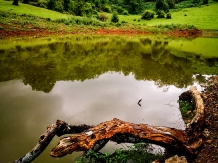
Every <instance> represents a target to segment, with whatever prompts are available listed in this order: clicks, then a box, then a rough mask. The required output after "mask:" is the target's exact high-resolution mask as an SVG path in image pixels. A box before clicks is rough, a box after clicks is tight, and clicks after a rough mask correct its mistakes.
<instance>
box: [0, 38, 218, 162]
mask: <svg viewBox="0 0 218 163" xmlns="http://www.w3.org/2000/svg"><path fill="white" fill-rule="evenodd" d="M42 42H43V41H42ZM30 43H31V44H33V45H30ZM34 44H35V45H34ZM3 45H4V46H3ZM9 45H10V44H6V43H4V44H0V74H1V75H0V109H1V114H0V123H1V126H0V131H1V133H3V134H1V135H0V155H1V158H2V160H3V162H10V161H12V160H15V159H17V158H19V157H20V156H22V155H23V154H25V153H26V152H27V151H29V150H30V149H31V148H32V147H33V146H34V145H35V144H36V142H37V141H38V137H39V136H40V135H41V134H42V133H43V132H44V131H45V129H46V125H48V124H51V123H54V122H55V121H56V120H57V119H62V120H65V121H67V122H68V123H72V124H81V123H87V124H93V125H94V124H98V123H100V122H102V121H106V120H111V119H113V118H115V117H116V118H119V119H121V120H124V121H130V122H133V123H148V124H151V125H160V126H169V127H176V128H180V129H183V128H184V123H183V121H182V119H181V115H180V113H179V111H178V109H177V108H178V105H177V100H178V96H179V95H180V94H181V93H182V92H183V91H184V90H186V89H188V87H189V86H190V85H192V84H194V82H199V83H202V82H204V81H205V77H204V76H203V74H207V75H213V74H218V67H217V66H218V62H217V61H218V60H217V58H216V57H213V58H207V57H202V55H201V54H199V53H200V52H199V53H194V52H190V51H183V50H181V49H180V50H178V48H176V46H175V47H172V45H173V44H172V43H171V41H170V40H167V39H162V40H161V39H151V38H149V37H137V38H127V37H109V38H101V37H97V36H95V37H72V38H68V39H63V38H61V39H59V40H56V41H52V40H51V39H49V41H45V43H41V42H40V43H35V42H24V43H21V42H18V43H16V44H14V45H13V46H12V45H10V46H9ZM185 47H186V46H185ZM217 56H218V55H217ZM195 74H198V75H196V77H195V78H193V75H195ZM140 99H142V101H141V102H140V104H141V107H140V106H139V105H138V104H137V103H138V101H139V100H140ZM56 143H57V138H56V139H55V140H54V141H52V143H51V144H50V145H49V147H48V148H47V149H46V151H45V152H44V153H43V154H42V155H41V156H40V157H39V158H37V159H36V160H35V161H34V162H36V163H37V162H73V160H74V159H75V158H76V157H78V154H73V156H67V157H64V158H62V159H60V160H57V159H54V158H51V157H50V156H49V151H50V150H51V148H52V147H54V146H55V145H56ZM15 144H16V145H15Z"/></svg>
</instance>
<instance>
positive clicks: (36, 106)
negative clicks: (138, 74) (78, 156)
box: [0, 73, 185, 163]
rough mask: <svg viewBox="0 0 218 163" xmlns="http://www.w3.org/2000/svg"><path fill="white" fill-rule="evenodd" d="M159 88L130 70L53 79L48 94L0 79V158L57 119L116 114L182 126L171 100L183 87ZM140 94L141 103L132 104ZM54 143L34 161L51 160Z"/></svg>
mask: <svg viewBox="0 0 218 163" xmlns="http://www.w3.org/2000/svg"><path fill="white" fill-rule="evenodd" d="M165 89H166V88H157V86H156V85H155V84H154V82H153V81H137V80H135V78H134V75H132V74H130V75H128V76H124V75H123V74H119V73H106V74H103V75H101V76H99V78H97V79H92V80H85V81H84V82H79V81H74V82H71V81H59V82H57V83H56V85H55V86H54V88H53V89H52V91H51V92H50V93H48V94H46V93H43V92H37V91H32V89H31V87H30V86H25V85H24V84H23V83H22V81H21V80H13V81H8V82H1V83H0V109H1V114H0V123H1V126H0V132H1V135H0V156H1V158H2V159H3V162H9V161H12V160H14V159H17V158H18V157H20V156H22V155H23V154H24V153H26V152H27V151H29V150H30V149H31V148H32V147H33V146H34V145H35V144H36V142H37V141H38V137H39V136H40V135H41V134H42V133H44V132H45V130H46V126H47V125H49V124H51V123H55V121H56V120H57V119H61V120H64V121H66V122H68V123H71V124H81V123H86V124H98V123H100V122H103V121H107V120H111V119H113V118H119V119H121V120H124V121H129V122H133V123H147V124H151V125H158V126H169V127H178V128H183V127H184V125H183V122H182V120H181V116H180V114H179V111H178V109H177V108H178V106H177V102H176V101H177V100H178V96H179V95H180V94H181V93H182V92H184V91H185V90H182V89H178V88H176V87H174V86H169V87H168V91H167V92H165ZM140 99H142V101H141V107H140V106H139V105H138V104H137V102H138V101H139V100H140ZM2 133H3V134H2ZM56 143H57V141H53V142H52V144H51V145H50V146H49V148H48V149H47V150H46V152H44V153H43V155H42V156H40V157H39V158H37V159H36V160H35V161H34V162H35V163H36V162H46V161H48V162H55V161H57V160H56V159H54V158H50V156H49V151H50V150H51V148H52V147H54V146H55V144H56ZM15 144H16V145H15ZM3 151H4V152H3ZM65 159H66V160H68V161H69V160H72V157H66V158H65ZM45 160H46V161H45ZM68 161H65V162H68ZM59 162H60V161H59Z"/></svg>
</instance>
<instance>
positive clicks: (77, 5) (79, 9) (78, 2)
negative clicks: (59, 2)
mask: <svg viewBox="0 0 218 163" xmlns="http://www.w3.org/2000/svg"><path fill="white" fill-rule="evenodd" d="M84 5H85V1H84V0H74V3H73V7H72V8H73V13H74V14H75V15H77V16H83V8H84Z"/></svg>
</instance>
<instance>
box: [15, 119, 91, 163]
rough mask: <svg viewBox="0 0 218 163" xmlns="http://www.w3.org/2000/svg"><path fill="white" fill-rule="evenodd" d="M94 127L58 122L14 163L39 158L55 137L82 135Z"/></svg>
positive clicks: (24, 162)
mask: <svg viewBox="0 0 218 163" xmlns="http://www.w3.org/2000/svg"><path fill="white" fill-rule="evenodd" d="M91 127H92V126H89V125H85V124H83V125H68V124H67V123H66V122H64V121H61V120H57V122H56V124H52V125H50V126H48V127H47V131H46V132H45V133H44V134H42V135H41V136H40V137H39V142H38V143H37V144H36V146H35V147H34V148H33V149H32V150H31V151H30V152H28V153H27V154H26V155H25V156H23V157H21V158H19V159H18V160H15V161H14V162H13V163H29V162H32V161H33V160H34V159H35V158H36V157H38V156H39V155H40V154H41V153H42V152H43V151H44V149H45V148H46V147H47V146H48V144H49V143H50V142H51V140H52V139H53V137H54V136H55V135H57V136H62V135H64V134H71V133H80V132H82V131H84V130H87V129H88V128H91Z"/></svg>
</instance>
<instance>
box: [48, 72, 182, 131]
mask: <svg viewBox="0 0 218 163" xmlns="http://www.w3.org/2000/svg"><path fill="white" fill-rule="evenodd" d="M183 91H184V90H182V89H178V88H176V87H174V86H169V88H168V91H167V92H164V88H157V86H156V85H154V82H153V81H137V80H135V78H134V76H133V75H129V76H124V75H123V74H119V73H112V74H109V73H107V74H103V75H101V76H100V77H99V78H98V79H92V80H86V81H84V82H78V81H75V82H65V81H60V82H57V83H56V85H55V87H54V88H53V90H52V91H51V94H52V95H57V96H61V97H62V99H64V100H63V103H62V106H63V107H62V112H63V114H65V115H66V117H67V120H68V121H69V122H70V123H74V124H75V123H76V124H80V123H87V124H98V123H100V122H102V121H107V120H111V119H113V118H119V119H121V120H124V121H129V122H133V123H148V124H151V125H161V126H162V125H164V126H169V127H176V126H177V125H178V124H173V123H174V122H175V121H177V120H178V117H179V111H178V109H177V107H178V106H177V102H176V101H177V100H178V96H179V95H180V94H181V93H182V92H183ZM140 99H142V101H141V105H142V106H141V107H140V106H139V105H138V104H137V102H138V101H139V100H140ZM171 105H173V106H171ZM173 115H175V116H173ZM180 122H181V121H180ZM181 127H182V126H181Z"/></svg>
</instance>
